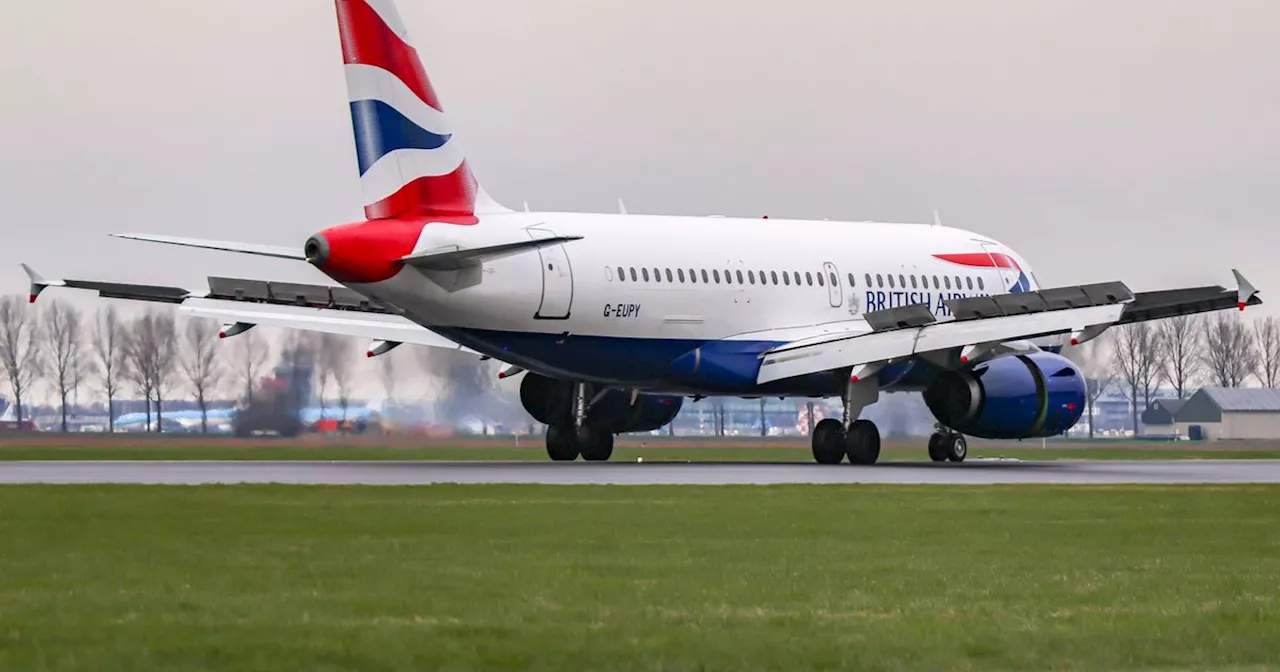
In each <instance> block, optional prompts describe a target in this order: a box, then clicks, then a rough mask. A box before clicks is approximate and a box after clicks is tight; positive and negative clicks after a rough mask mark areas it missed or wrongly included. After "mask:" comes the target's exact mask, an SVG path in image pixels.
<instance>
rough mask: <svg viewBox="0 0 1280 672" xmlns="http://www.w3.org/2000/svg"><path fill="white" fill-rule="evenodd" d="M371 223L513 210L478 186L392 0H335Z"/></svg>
mask: <svg viewBox="0 0 1280 672" xmlns="http://www.w3.org/2000/svg"><path fill="white" fill-rule="evenodd" d="M335 5H336V9H337V13H338V32H339V35H340V37H341V41H342V60H343V63H344V68H345V70H346V78H347V98H348V102H349V103H350V108H351V125H352V130H353V132H354V135H355V145H356V158H357V161H358V163H359V167H360V182H361V187H362V189H363V192H364V202H365V206H364V211H365V217H366V218H368V219H388V218H395V217H413V216H428V217H430V216H438V217H449V218H455V219H456V220H461V221H460V223H467V221H468V220H470V221H471V222H474V221H475V215H477V214H484V213H486V212H508V210H507V209H506V208H503V207H502V206H500V205H498V204H497V203H496V202H495V201H494V200H493V199H492V198H490V197H489V196H488V195H487V194H485V192H484V190H483V189H481V188H480V185H479V183H478V182H477V181H476V179H475V176H474V175H472V173H471V169H470V167H468V166H467V162H466V157H465V156H464V155H463V153H462V149H461V148H460V147H459V145H458V141H457V139H456V138H454V135H453V131H452V128H451V127H450V125H449V123H448V120H447V119H446V117H445V114H444V108H443V107H441V105H440V99H439V97H438V96H437V95H436V91H435V89H434V88H433V87H432V86H431V81H430V80H429V79H428V78H427V73H426V70H425V69H424V68H423V67H422V62H421V60H419V58H418V52H417V50H416V49H414V47H413V45H412V42H411V41H410V38H409V32H408V30H407V29H406V28H405V25H404V22H403V21H402V20H401V18H400V13H399V12H398V11H397V10H396V7H395V3H394V0H335Z"/></svg>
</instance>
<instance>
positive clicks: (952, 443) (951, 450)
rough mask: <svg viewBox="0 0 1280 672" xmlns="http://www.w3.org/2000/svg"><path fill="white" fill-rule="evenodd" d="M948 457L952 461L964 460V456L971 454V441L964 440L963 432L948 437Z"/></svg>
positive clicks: (945, 445) (946, 444)
mask: <svg viewBox="0 0 1280 672" xmlns="http://www.w3.org/2000/svg"><path fill="white" fill-rule="evenodd" d="M943 446H944V447H945V448H946V453H947V459H948V460H951V461H952V462H964V458H965V457H968V455H969V442H968V441H965V440H964V435H963V434H952V435H951V436H948V437H947V441H946V443H944V444H943Z"/></svg>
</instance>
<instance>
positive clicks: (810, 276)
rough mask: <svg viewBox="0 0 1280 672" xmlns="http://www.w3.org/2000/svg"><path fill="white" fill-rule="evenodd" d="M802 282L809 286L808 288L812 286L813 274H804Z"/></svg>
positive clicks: (807, 272)
mask: <svg viewBox="0 0 1280 672" xmlns="http://www.w3.org/2000/svg"><path fill="white" fill-rule="evenodd" d="M804 282H805V284H806V285H809V286H810V287H812V286H813V274H812V273H810V272H809V271H805V272H804Z"/></svg>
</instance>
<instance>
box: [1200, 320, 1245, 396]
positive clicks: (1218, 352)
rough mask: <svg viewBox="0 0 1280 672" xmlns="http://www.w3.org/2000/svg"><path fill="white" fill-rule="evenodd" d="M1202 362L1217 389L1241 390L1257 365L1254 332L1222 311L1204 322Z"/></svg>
mask: <svg viewBox="0 0 1280 672" xmlns="http://www.w3.org/2000/svg"><path fill="white" fill-rule="evenodd" d="M1202 328H1203V330H1204V353H1203V361H1204V366H1205V369H1206V371H1207V373H1208V376H1209V379H1210V381H1211V382H1212V383H1213V384H1214V385H1217V386H1218V387H1240V386H1241V385H1243V384H1244V381H1245V380H1246V379H1247V378H1248V377H1249V375H1250V374H1251V373H1253V371H1254V370H1256V369H1257V368H1258V367H1257V362H1258V348H1257V347H1256V346H1255V345H1254V342H1253V333H1252V332H1250V331H1249V329H1248V328H1246V327H1245V326H1244V323H1243V322H1241V321H1240V319H1239V318H1238V317H1236V316H1235V314H1233V313H1230V312H1226V311H1222V312H1219V313H1217V314H1215V315H1214V316H1213V317H1211V318H1209V319H1206V320H1204V323H1203V327H1202Z"/></svg>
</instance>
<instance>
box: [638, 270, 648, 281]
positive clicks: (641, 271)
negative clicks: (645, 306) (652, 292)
mask: <svg viewBox="0 0 1280 672" xmlns="http://www.w3.org/2000/svg"><path fill="white" fill-rule="evenodd" d="M640 273H641V274H642V275H644V281H645V282H649V269H647V268H642V269H640Z"/></svg>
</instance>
